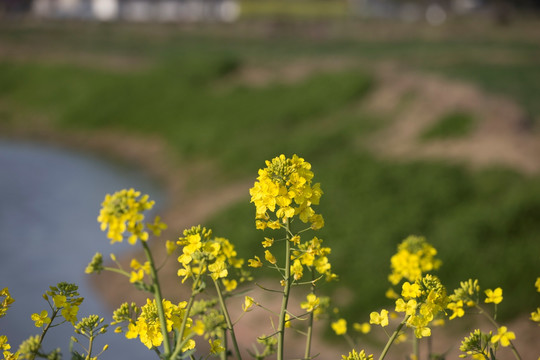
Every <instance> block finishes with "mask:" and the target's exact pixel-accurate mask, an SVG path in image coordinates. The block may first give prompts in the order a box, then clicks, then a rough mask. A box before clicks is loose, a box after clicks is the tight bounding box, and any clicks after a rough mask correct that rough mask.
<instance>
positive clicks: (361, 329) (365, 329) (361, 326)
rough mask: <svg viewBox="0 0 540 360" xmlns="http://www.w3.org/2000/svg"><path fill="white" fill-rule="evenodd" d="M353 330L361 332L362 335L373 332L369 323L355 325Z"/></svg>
mask: <svg viewBox="0 0 540 360" xmlns="http://www.w3.org/2000/svg"><path fill="white" fill-rule="evenodd" d="M353 328H354V330H356V331H358V332H361V333H362V334H368V333H369V332H370V331H371V325H369V323H367V322H364V323H361V324H359V323H354V324H353Z"/></svg>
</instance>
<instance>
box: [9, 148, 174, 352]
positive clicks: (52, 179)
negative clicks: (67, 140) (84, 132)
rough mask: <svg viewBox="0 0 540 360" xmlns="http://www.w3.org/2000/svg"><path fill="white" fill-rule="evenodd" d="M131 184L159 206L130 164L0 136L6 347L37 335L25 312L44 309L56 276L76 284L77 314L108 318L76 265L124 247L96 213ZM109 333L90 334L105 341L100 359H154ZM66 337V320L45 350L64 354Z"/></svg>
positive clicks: (151, 187) (153, 190)
mask: <svg viewBox="0 0 540 360" xmlns="http://www.w3.org/2000/svg"><path fill="white" fill-rule="evenodd" d="M131 187H133V188H135V189H137V190H140V191H141V192H143V193H146V194H149V195H150V198H151V199H154V200H156V205H157V206H159V205H160V204H161V205H163V201H164V196H163V194H162V193H161V192H160V190H159V189H158V188H157V186H156V185H155V184H153V183H152V182H151V180H150V179H149V178H147V177H145V176H144V175H143V174H141V173H140V172H137V171H134V170H133V169H127V168H125V167H122V166H119V165H113V164H111V163H108V162H105V161H104V160H102V159H99V158H96V157H92V156H89V155H86V154H81V153H73V152H68V151H67V150H64V149H60V148H55V147H51V146H43V145H36V144H31V143H20V142H11V141H4V140H0V289H1V288H4V287H8V288H9V290H10V293H11V296H12V297H13V298H14V299H15V302H14V303H13V304H12V306H11V308H10V309H9V311H8V313H7V315H6V316H5V317H3V318H1V319H0V335H7V337H8V340H9V343H10V344H11V346H12V351H15V350H16V349H17V348H18V345H19V344H20V342H21V341H23V340H24V339H26V338H28V336H30V335H36V334H38V333H40V330H41V329H38V328H36V327H35V326H34V323H33V321H32V320H31V319H30V315H31V314H32V313H37V312H40V311H41V310H48V311H49V314H50V309H49V308H48V305H47V303H46V302H45V300H43V298H42V297H41V295H42V294H43V293H44V292H45V291H47V290H48V287H49V285H55V284H57V283H59V282H61V281H66V282H72V283H76V284H77V285H78V286H79V293H80V295H81V296H82V297H84V299H85V300H84V302H83V304H82V306H81V308H80V311H79V316H78V318H79V319H81V318H82V317H84V316H88V315H90V314H98V315H100V316H103V317H105V321H106V322H110V321H111V315H112V314H111V312H110V310H108V309H107V308H106V306H105V304H104V303H103V302H102V301H101V299H100V298H99V296H98V294H96V293H94V292H93V291H92V289H91V287H90V286H89V283H88V281H89V278H88V275H85V273H84V269H85V267H86V265H87V264H88V263H89V261H90V260H91V258H92V256H93V255H94V254H95V253H96V252H97V251H99V252H102V253H103V254H104V256H105V257H106V256H108V254H109V253H111V252H114V253H115V254H119V253H121V252H122V250H126V249H128V247H129V245H128V244H127V243H126V242H124V243H122V244H119V243H116V244H114V245H110V243H109V240H107V239H106V236H105V234H104V233H103V232H101V231H100V229H99V225H98V223H97V220H96V218H97V215H98V212H99V208H100V204H101V202H102V201H103V198H104V196H105V194H107V193H113V192H115V191H117V190H120V189H123V188H131ZM112 330H113V329H112V328H111V329H110V331H109V333H107V334H105V335H104V336H100V337H99V338H98V341H97V346H96V348H98V349H101V348H102V346H103V345H104V344H105V343H107V344H109V346H110V347H109V350H107V351H106V352H105V353H104V354H103V355H102V356H101V357H100V359H103V360H108V359H110V360H113V359H135V360H137V359H151V358H155V354H154V353H151V352H149V351H148V350H147V349H146V347H145V346H144V345H142V344H141V343H140V341H139V340H128V339H125V337H124V336H123V335H121V334H115V333H114V332H113V331H112ZM71 335H74V333H73V327H72V326H71V325H69V324H64V325H62V326H59V327H57V328H54V329H52V330H51V331H49V333H48V334H47V336H46V338H45V343H44V348H45V350H51V349H53V348H56V347H61V348H62V352H63V355H64V358H65V359H69V358H70V355H69V351H68V345H69V338H70V336H71ZM86 345H87V343H86ZM76 350H78V351H80V352H82V349H80V348H79V347H77V346H76Z"/></svg>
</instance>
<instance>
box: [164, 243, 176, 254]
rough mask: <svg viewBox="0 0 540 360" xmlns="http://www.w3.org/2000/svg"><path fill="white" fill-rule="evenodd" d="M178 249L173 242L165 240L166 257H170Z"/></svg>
mask: <svg viewBox="0 0 540 360" xmlns="http://www.w3.org/2000/svg"><path fill="white" fill-rule="evenodd" d="M177 248H178V246H177V245H176V242H175V241H171V240H167V241H166V242H165V249H167V255H171V254H172V253H174V252H175V250H176V249H177Z"/></svg>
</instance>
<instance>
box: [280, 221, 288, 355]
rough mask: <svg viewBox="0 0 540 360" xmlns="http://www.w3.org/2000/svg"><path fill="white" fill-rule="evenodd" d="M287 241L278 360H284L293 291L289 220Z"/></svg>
mask: <svg viewBox="0 0 540 360" xmlns="http://www.w3.org/2000/svg"><path fill="white" fill-rule="evenodd" d="M285 229H286V234H287V240H286V242H285V276H284V281H285V286H284V289H283V299H282V301H281V310H280V312H279V324H278V350H277V360H283V349H284V348H283V345H284V341H285V320H286V319H285V315H286V314H287V305H288V303H289V294H290V290H291V242H290V239H291V234H290V231H289V219H287V222H286V223H285Z"/></svg>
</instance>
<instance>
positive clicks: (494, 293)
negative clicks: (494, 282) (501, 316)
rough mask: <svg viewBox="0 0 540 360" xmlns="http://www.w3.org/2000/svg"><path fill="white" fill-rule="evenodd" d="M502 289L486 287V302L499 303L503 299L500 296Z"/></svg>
mask: <svg viewBox="0 0 540 360" xmlns="http://www.w3.org/2000/svg"><path fill="white" fill-rule="evenodd" d="M502 293H503V291H502V289H501V288H500V287H498V288H496V289H495V290H491V289H487V290H486V296H487V298H486V300H485V301H486V303H494V304H500V303H501V301H502V300H503V296H502Z"/></svg>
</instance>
